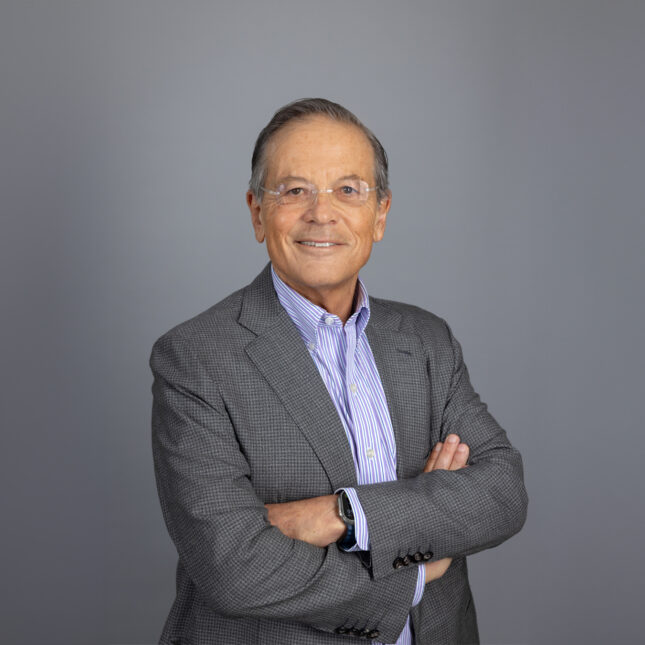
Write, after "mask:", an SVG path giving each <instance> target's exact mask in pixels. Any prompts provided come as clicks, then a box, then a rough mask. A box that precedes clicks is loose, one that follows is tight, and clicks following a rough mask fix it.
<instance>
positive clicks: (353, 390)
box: [349, 383, 358, 394]
mask: <svg viewBox="0 0 645 645" xmlns="http://www.w3.org/2000/svg"><path fill="white" fill-rule="evenodd" d="M349 389H350V390H351V391H352V393H354V394H355V393H356V390H358V388H357V387H356V383H350V386H349Z"/></svg>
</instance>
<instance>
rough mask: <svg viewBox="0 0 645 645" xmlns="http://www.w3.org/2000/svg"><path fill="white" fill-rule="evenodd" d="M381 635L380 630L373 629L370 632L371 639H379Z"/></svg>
mask: <svg viewBox="0 0 645 645" xmlns="http://www.w3.org/2000/svg"><path fill="white" fill-rule="evenodd" d="M380 635H381V632H379V630H378V629H373V630H372V631H371V632H370V634H369V637H370V638H378V637H379V636H380Z"/></svg>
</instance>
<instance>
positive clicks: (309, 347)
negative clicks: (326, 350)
mask: <svg viewBox="0 0 645 645" xmlns="http://www.w3.org/2000/svg"><path fill="white" fill-rule="evenodd" d="M307 348H308V349H309V350H311V351H312V352H313V351H314V349H316V343H307Z"/></svg>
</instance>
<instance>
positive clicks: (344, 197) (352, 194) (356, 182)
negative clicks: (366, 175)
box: [333, 179, 368, 205]
mask: <svg viewBox="0 0 645 645" xmlns="http://www.w3.org/2000/svg"><path fill="white" fill-rule="evenodd" d="M367 188H368V186H367V182H365V181H363V180H362V179H343V180H342V181H340V182H338V183H337V184H336V185H335V186H334V191H333V192H334V198H335V199H336V200H337V201H339V202H341V203H342V204H349V205H352V204H354V205H359V204H363V203H364V202H365V200H366V199H367V193H368V190H367Z"/></svg>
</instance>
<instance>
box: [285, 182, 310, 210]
mask: <svg viewBox="0 0 645 645" xmlns="http://www.w3.org/2000/svg"><path fill="white" fill-rule="evenodd" d="M278 193H279V196H278V203H279V204H282V205H283V206H289V205H298V204H307V203H309V202H310V201H311V198H312V196H313V189H312V186H311V185H310V184H305V183H303V182H300V181H288V182H286V183H284V184H280V186H278Z"/></svg>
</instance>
